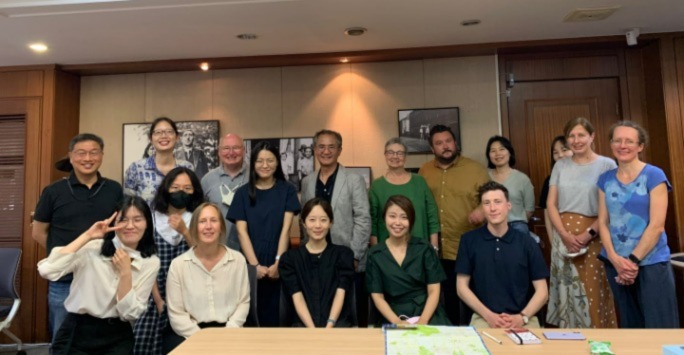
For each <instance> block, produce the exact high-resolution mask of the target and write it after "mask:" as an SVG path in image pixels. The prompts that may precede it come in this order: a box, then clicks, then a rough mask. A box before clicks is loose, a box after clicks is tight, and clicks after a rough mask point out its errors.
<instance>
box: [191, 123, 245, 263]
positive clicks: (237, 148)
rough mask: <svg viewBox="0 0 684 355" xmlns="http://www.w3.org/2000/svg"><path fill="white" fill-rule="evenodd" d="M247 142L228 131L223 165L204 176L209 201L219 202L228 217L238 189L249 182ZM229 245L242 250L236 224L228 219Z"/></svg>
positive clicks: (221, 151)
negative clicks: (246, 154)
mask: <svg viewBox="0 0 684 355" xmlns="http://www.w3.org/2000/svg"><path fill="white" fill-rule="evenodd" d="M244 156H245V144H244V142H243V141H242V138H240V136H238V135H237V134H233V133H228V134H226V135H225V136H223V138H221V143H220V144H219V158H220V159H221V165H220V166H218V167H217V168H215V169H212V170H210V171H209V172H208V173H207V174H206V175H204V177H203V178H202V189H203V190H204V197H205V198H206V199H207V201H210V202H213V203H215V204H217V205H218V206H219V207H220V208H221V214H222V215H223V218H224V219H226V215H227V214H228V208H229V207H230V205H231V203H232V202H233V196H235V191H237V189H238V188H239V187H240V186H242V185H244V184H246V183H247V182H249V174H248V169H247V164H245V163H244ZM226 231H227V233H228V240H227V243H228V247H229V248H231V249H233V250H237V251H240V242H239V240H238V235H237V230H236V229H235V225H234V224H233V223H231V222H230V221H228V220H227V219H226Z"/></svg>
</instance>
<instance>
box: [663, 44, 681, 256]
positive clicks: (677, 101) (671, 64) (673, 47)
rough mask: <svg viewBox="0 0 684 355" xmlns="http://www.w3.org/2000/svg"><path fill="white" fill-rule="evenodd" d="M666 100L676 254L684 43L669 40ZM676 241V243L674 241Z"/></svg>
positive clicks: (665, 67)
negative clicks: (675, 227)
mask: <svg viewBox="0 0 684 355" xmlns="http://www.w3.org/2000/svg"><path fill="white" fill-rule="evenodd" d="M660 58H661V65H662V79H663V97H664V102H665V118H666V124H667V138H668V141H669V151H670V167H671V169H672V171H671V175H670V178H671V179H672V180H671V183H672V188H673V192H672V194H671V195H670V196H671V199H670V203H671V204H673V205H674V207H675V219H676V221H677V236H678V240H677V241H676V242H678V243H677V245H672V244H671V246H672V247H674V248H673V249H674V250H673V252H674V251H677V249H679V251H684V161H683V160H682V157H683V156H684V140H683V139H682V137H684V125H683V121H684V112H682V110H684V40H682V38H681V37H680V38H675V37H666V38H663V39H662V40H661V42H660ZM671 242H672V240H671Z"/></svg>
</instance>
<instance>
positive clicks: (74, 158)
mask: <svg viewBox="0 0 684 355" xmlns="http://www.w3.org/2000/svg"><path fill="white" fill-rule="evenodd" d="M103 150H104V142H103V141H102V138H100V137H98V136H96V135H94V134H91V133H82V134H79V135H77V136H75V137H74V138H72V139H71V141H70V142H69V162H70V163H71V165H72V167H73V170H72V171H71V173H70V175H69V177H68V178H62V179H60V180H57V181H55V182H53V183H52V184H50V185H49V186H47V187H46V188H45V189H44V190H43V193H42V194H41V195H40V199H39V200H38V205H37V206H36V210H35V214H34V217H33V229H32V233H31V234H32V236H33V239H34V240H35V241H36V242H38V244H40V245H42V246H44V247H46V249H47V255H50V251H52V248H54V247H60V246H65V245H67V244H69V243H71V242H72V241H73V240H74V239H76V237H78V236H79V235H80V234H81V233H83V232H84V231H86V230H88V228H90V226H91V225H93V224H94V223H95V222H97V221H101V220H104V219H107V218H109V217H111V216H112V214H113V213H114V212H115V211H116V210H117V208H118V205H119V203H120V202H121V200H122V199H123V190H122V188H121V184H119V183H118V182H116V181H113V180H109V179H107V178H104V177H102V176H101V175H100V173H99V172H98V169H99V168H100V165H102V156H103V155H104V152H103ZM71 280H72V275H71V274H69V275H66V276H64V277H63V278H61V279H60V280H58V281H55V282H50V283H49V286H48V308H49V326H50V331H51V332H52V336H53V339H54V336H55V334H57V330H59V327H60V325H61V324H62V321H63V320H64V318H65V317H66V315H67V311H66V309H65V308H64V300H65V299H66V297H67V296H68V295H69V287H70V285H71Z"/></svg>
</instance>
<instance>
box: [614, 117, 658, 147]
mask: <svg viewBox="0 0 684 355" xmlns="http://www.w3.org/2000/svg"><path fill="white" fill-rule="evenodd" d="M618 127H629V128H634V129H635V130H636V131H637V137H638V139H639V142H638V143H639V144H640V145H641V144H643V145H644V146H646V145H648V140H649V139H648V132H646V129H644V127H641V125H640V124H638V123H636V122H632V121H627V120H625V121H619V122H616V123H615V124H613V125H612V126H611V127H610V133H609V134H608V139H610V140H611V141H612V140H613V134H614V133H615V129H616V128H618Z"/></svg>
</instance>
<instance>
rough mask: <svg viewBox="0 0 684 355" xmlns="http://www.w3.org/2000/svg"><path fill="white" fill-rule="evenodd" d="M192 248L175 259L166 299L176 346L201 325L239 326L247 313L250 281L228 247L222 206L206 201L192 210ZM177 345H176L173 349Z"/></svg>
mask: <svg viewBox="0 0 684 355" xmlns="http://www.w3.org/2000/svg"><path fill="white" fill-rule="evenodd" d="M190 238H191V239H192V242H193V245H195V246H194V247H192V249H190V250H188V251H187V252H185V253H184V254H182V255H180V256H179V257H177V258H175V259H174V260H173V261H172V262H171V267H170V268H169V275H168V278H167V281H166V299H167V309H168V312H169V321H170V323H171V328H172V329H173V331H174V332H175V334H176V336H175V339H174V340H175V341H171V340H168V341H169V342H174V345H175V346H177V345H178V344H180V343H182V342H183V341H184V340H185V338H187V337H189V336H191V335H192V334H194V333H195V332H197V331H198V330H200V329H201V328H208V327H228V328H239V327H242V325H243V324H244V323H245V319H246V318H247V313H249V279H248V278H247V263H246V261H245V258H244V257H243V256H242V254H240V253H238V252H236V251H234V250H231V249H229V248H228V247H227V246H226V222H225V220H224V219H223V217H222V216H221V211H220V210H219V207H218V206H216V205H214V204H212V203H203V204H201V205H200V206H199V207H197V209H195V212H194V213H193V214H192V221H191V222H190ZM175 346H173V347H175Z"/></svg>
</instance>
